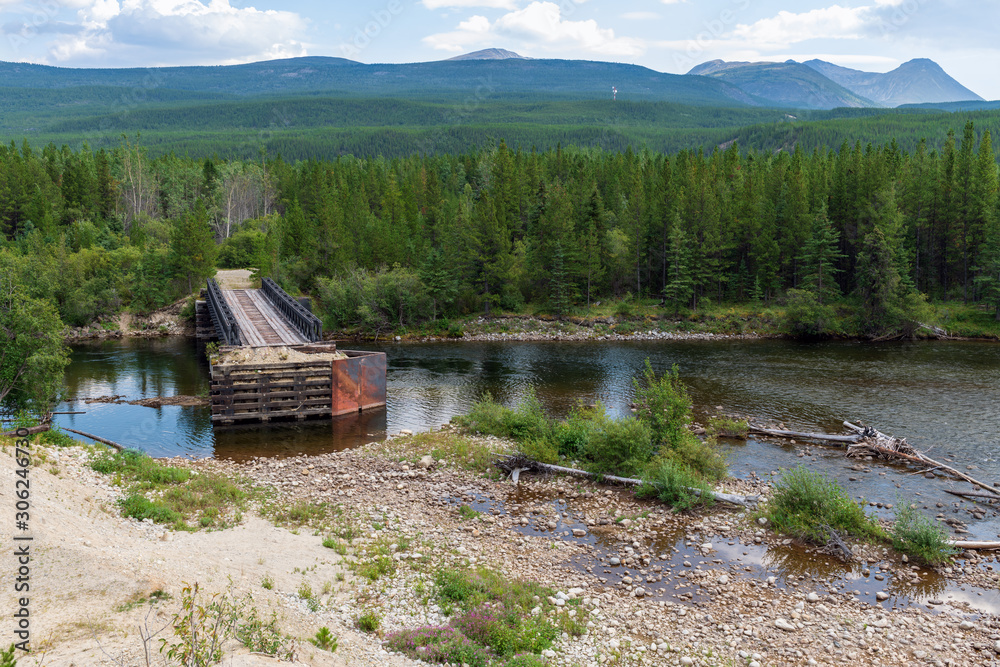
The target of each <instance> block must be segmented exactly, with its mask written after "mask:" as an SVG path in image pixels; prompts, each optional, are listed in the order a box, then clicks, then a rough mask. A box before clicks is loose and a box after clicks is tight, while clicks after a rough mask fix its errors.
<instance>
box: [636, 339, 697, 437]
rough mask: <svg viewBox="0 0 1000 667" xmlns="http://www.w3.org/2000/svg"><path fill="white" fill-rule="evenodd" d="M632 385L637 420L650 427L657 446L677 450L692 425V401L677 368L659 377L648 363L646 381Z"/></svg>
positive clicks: (645, 371) (644, 378)
mask: <svg viewBox="0 0 1000 667" xmlns="http://www.w3.org/2000/svg"><path fill="white" fill-rule="evenodd" d="M632 382H633V384H634V386H635V402H636V404H637V409H636V416H637V417H638V418H639V419H640V420H641V421H643V422H644V423H646V424H648V425H649V428H650V430H651V431H652V434H653V438H654V441H655V442H656V443H657V444H660V443H662V444H664V445H666V446H667V447H670V448H674V447H676V446H677V445H678V444H679V443H680V442H681V441H682V440H683V439H684V438H685V436H686V435H687V434H688V430H687V425H688V423H690V421H691V397H690V396H688V393H687V388H686V387H685V386H684V383H683V382H681V379H680V374H679V371H678V369H677V366H676V365H674V367H673V368H672V369H671V370H669V371H667V372H666V373H664V374H663V375H661V376H660V377H657V376H656V372H655V371H653V365H652V364H651V363H649V359H646V366H645V368H644V369H643V372H642V381H639V380H638V379H635V380H633V381H632Z"/></svg>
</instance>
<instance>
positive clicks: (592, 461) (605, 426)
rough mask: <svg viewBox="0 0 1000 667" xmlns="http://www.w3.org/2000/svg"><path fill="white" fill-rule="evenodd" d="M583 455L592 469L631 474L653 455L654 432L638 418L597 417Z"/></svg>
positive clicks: (593, 470) (594, 470)
mask: <svg viewBox="0 0 1000 667" xmlns="http://www.w3.org/2000/svg"><path fill="white" fill-rule="evenodd" d="M595 421H597V428H595V429H594V431H593V432H592V433H591V435H590V437H589V438H588V439H587V441H586V442H585V443H584V445H583V448H582V451H581V455H582V457H583V460H584V461H585V462H586V463H587V467H588V468H589V469H590V470H591V471H592V472H598V473H607V474H614V475H620V476H624V477H631V476H632V475H635V474H636V473H637V472H638V471H639V470H641V469H642V467H643V466H644V465H645V464H646V463H647V462H648V461H649V459H650V458H651V457H652V456H653V451H654V446H653V433H652V431H651V429H650V428H649V426H647V425H646V424H645V423H644V422H642V421H640V420H638V419H631V418H625V419H608V418H607V417H604V416H603V415H602V416H601V417H600V418H597V419H596V420H595Z"/></svg>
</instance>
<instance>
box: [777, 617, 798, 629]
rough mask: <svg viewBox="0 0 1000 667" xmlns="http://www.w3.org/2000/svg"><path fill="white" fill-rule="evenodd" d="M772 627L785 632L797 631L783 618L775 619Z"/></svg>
mask: <svg viewBox="0 0 1000 667" xmlns="http://www.w3.org/2000/svg"><path fill="white" fill-rule="evenodd" d="M774 627H776V628H778V629H779V630H784V631H785V632H794V631H795V630H796V629H797V628H796V627H795V626H794V625H792V623H791V622H789V621H788V620H786V619H784V618H778V619H775V621H774Z"/></svg>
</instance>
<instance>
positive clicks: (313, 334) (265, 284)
mask: <svg viewBox="0 0 1000 667" xmlns="http://www.w3.org/2000/svg"><path fill="white" fill-rule="evenodd" d="M260 289H261V291H262V292H263V293H264V296H265V297H267V300H268V301H270V302H271V303H272V304H273V305H274V307H275V308H277V309H278V310H279V311H281V314H282V315H284V316H285V318H287V319H288V321H289V322H290V323H291V325H292V326H294V327H295V328H296V329H298V331H299V333H301V334H302V335H303V336H305V337H306V340H308V341H309V342H310V343H315V342H317V341H321V340H323V323H322V322H321V321H320V319H319V318H318V317H316V316H315V315H313V314H312V313H311V312H309V309H308V308H306V307H305V306H303V305H302V304H301V303H299V302H298V301H297V300H296V299H293V298H292V297H291V296H289V295H288V293H287V292H286V291H285V290H283V289H281V288H280V287H278V283H276V282H274V281H273V280H271V279H270V278H264V279H262V280H261V281H260Z"/></svg>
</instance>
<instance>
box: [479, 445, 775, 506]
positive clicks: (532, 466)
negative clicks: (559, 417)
mask: <svg viewBox="0 0 1000 667" xmlns="http://www.w3.org/2000/svg"><path fill="white" fill-rule="evenodd" d="M496 466H497V467H498V468H500V469H501V470H503V471H504V472H507V473H509V474H510V476H511V479H513V480H514V483H515V484H516V483H517V482H518V480H519V478H520V474H521V473H522V472H528V471H536V472H547V473H552V474H562V475H573V476H575V477H586V478H588V479H593V480H598V481H601V482H606V483H608V484H620V485H622V486H639V485H640V484H642V480H641V479H635V478H634V477H617V476H615V475H599V474H597V473H592V472H587V471H586V470H579V469H577V468H566V467H564V466H557V465H552V464H551V463H540V462H538V461H533V460H531V459H529V458H528V457H526V456H520V455H514V456H508V457H506V458H503V459H500V460H498V461H497V462H496ZM688 490H689V491H691V492H692V493H693V494H695V495H696V496H700V495H701V489H688ZM710 493H711V495H712V498H714V499H715V500H718V501H720V502H725V503H730V504H733V505H739V506H740V507H751V508H752V507H756V506H757V503H758V502H760V496H739V495H734V494H731V493H721V492H719V491H711V492H710Z"/></svg>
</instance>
